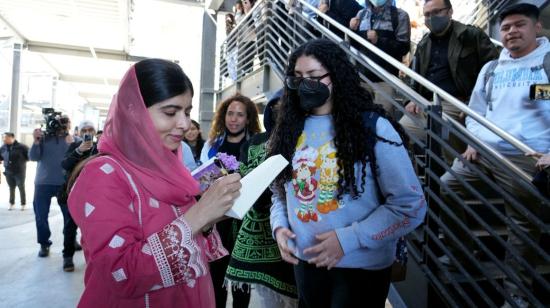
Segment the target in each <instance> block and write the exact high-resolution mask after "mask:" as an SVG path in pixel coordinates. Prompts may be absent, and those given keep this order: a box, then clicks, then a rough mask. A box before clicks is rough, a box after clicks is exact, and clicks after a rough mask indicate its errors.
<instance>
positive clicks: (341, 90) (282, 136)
mask: <svg viewBox="0 0 550 308" xmlns="http://www.w3.org/2000/svg"><path fill="white" fill-rule="evenodd" d="M302 56H310V57H313V58H315V59H316V60H317V61H319V63H321V65H322V66H323V67H324V68H325V69H326V70H327V71H328V72H329V73H330V79H331V81H332V91H331V92H332V93H331V96H330V97H331V100H332V104H333V107H332V111H331V114H332V117H333V121H334V128H335V136H334V145H335V147H336V150H337V159H338V167H339V170H338V178H339V179H338V194H337V198H338V199H341V198H342V195H343V194H344V193H347V194H350V195H351V196H352V197H353V198H358V197H359V196H360V195H361V193H363V192H364V185H365V177H366V170H365V168H366V165H367V164H366V163H367V162H369V164H370V167H371V168H372V171H373V174H375V173H376V167H375V166H376V157H375V155H374V144H375V143H376V141H377V140H379V141H383V142H387V143H391V144H394V145H396V146H400V145H402V144H407V143H406V140H407V139H406V136H405V133H404V131H403V128H402V127H401V126H400V125H399V124H398V123H397V122H395V120H393V119H392V118H391V117H390V116H388V115H387V113H386V112H385V111H384V109H383V108H382V106H380V105H377V104H374V103H373V101H372V97H371V95H370V94H369V92H368V91H367V90H366V89H365V88H364V87H362V86H361V84H360V82H361V80H360V78H359V75H358V74H357V71H356V70H355V68H354V67H353V65H352V64H351V62H350V61H349V59H348V57H347V55H346V53H345V52H344V51H343V50H342V49H341V48H340V47H339V46H338V45H337V44H335V43H333V42H331V41H329V40H326V39H315V40H311V41H309V42H307V43H305V44H304V45H302V46H300V47H298V48H297V49H296V50H295V51H294V52H293V53H292V54H291V55H290V57H289V60H288V66H287V69H286V75H287V76H294V68H295V66H296V61H297V60H298V58H300V57H302ZM299 100H300V98H299V96H298V92H297V91H296V90H291V89H289V88H288V87H286V85H285V89H284V94H283V98H282V105H281V107H280V112H279V113H278V114H279V116H278V118H277V123H276V125H275V129H274V133H273V134H272V135H271V139H270V140H269V155H270V156H271V155H276V154H282V155H283V156H284V157H285V158H286V159H287V160H288V161H292V157H293V156H294V152H295V151H296V144H297V142H298V138H299V137H300V135H301V134H302V131H303V130H304V122H305V119H306V118H307V117H308V116H309V114H308V113H307V112H305V111H303V110H302V109H301V108H300V106H299ZM367 111H373V112H376V113H378V114H379V115H380V116H381V117H384V118H386V119H388V120H389V121H390V122H391V124H392V126H393V127H394V128H395V129H396V131H397V132H398V133H399V135H400V136H401V138H402V140H403V141H404V143H396V142H393V141H389V140H386V139H384V138H382V137H379V136H377V135H376V132H375V131H372V130H371V129H370V128H367V127H365V124H364V123H363V113H364V112H367ZM355 162H360V163H361V165H362V170H361V187H360V188H359V189H358V187H357V184H356V178H355V172H354V164H355ZM291 177H292V167H291V166H288V167H287V168H286V169H285V170H284V171H283V172H282V173H281V174H280V175H279V176H278V177H277V179H276V180H275V185H276V188H277V189H278V191H279V192H280V193H281V194H282V195H284V194H283V193H284V184H285V183H286V182H288V181H290V180H291Z"/></svg>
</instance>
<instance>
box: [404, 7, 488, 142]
mask: <svg viewBox="0 0 550 308" xmlns="http://www.w3.org/2000/svg"><path fill="white" fill-rule="evenodd" d="M452 16H453V7H452V5H451V1H450V0H426V3H425V4H424V18H425V21H426V26H427V27H428V28H429V29H430V33H429V34H426V35H425V36H424V37H423V38H422V40H421V41H420V43H418V46H417V49H416V53H415V56H414V60H413V68H414V70H415V71H416V72H417V73H419V74H420V75H422V76H424V77H425V78H426V79H428V80H429V81H431V82H432V83H434V84H435V85H436V86H438V87H440V88H441V89H443V90H445V91H446V92H448V93H449V94H451V95H453V96H454V97H456V98H458V99H459V100H461V101H463V102H466V103H467V102H468V100H469V98H470V95H471V93H472V89H473V88H474V85H475V82H476V79H477V75H478V74H479V71H480V70H481V68H482V67H483V65H484V64H485V63H487V62H489V61H490V60H493V59H496V58H497V57H498V50H497V48H496V47H495V45H494V44H493V43H492V42H491V40H490V38H489V37H488V36H487V35H486V34H485V33H484V32H483V31H482V30H481V29H480V28H477V27H474V26H469V25H464V24H462V23H460V22H458V21H456V20H452ZM414 87H415V89H416V90H417V91H418V92H419V93H420V94H422V96H424V97H425V98H426V99H428V100H432V98H433V94H432V92H431V91H429V90H427V89H426V88H424V87H421V86H420V85H418V84H415V85H414ZM405 106H406V107H405V108H406V110H407V111H408V112H409V113H411V114H412V115H413V116H415V117H418V118H420V119H421V120H423V121H425V117H424V115H423V114H421V112H420V111H421V109H420V108H419V107H418V106H417V105H416V104H415V103H414V102H407V103H406V105H405ZM442 107H443V112H444V113H446V114H447V115H449V116H451V117H452V118H453V119H455V120H458V121H460V122H463V120H464V119H462V116H461V115H460V111H459V109H457V108H456V107H454V106H452V105H451V104H449V103H447V102H445V101H443V102H442ZM400 123H401V125H402V126H403V127H404V128H405V129H406V130H407V131H408V132H409V133H412V134H413V135H415V136H416V137H417V138H419V139H420V140H426V133H425V132H424V131H423V129H422V127H419V126H418V125H416V124H415V122H414V121H413V120H412V119H411V118H409V116H408V115H405V116H403V118H401V121H400ZM450 143H451V145H453V147H455V148H457V147H458V148H461V145H460V142H458V140H457V139H456V138H451V140H450ZM464 149H465V146H464V148H462V149H460V150H458V149H457V150H458V151H459V152H461V151H463V150H464Z"/></svg>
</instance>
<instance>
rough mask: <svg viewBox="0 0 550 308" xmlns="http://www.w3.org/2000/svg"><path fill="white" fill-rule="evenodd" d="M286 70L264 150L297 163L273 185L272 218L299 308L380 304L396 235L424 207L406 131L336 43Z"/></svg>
mask: <svg viewBox="0 0 550 308" xmlns="http://www.w3.org/2000/svg"><path fill="white" fill-rule="evenodd" d="M286 76H287V77H286V78H285V88H284V94H283V98H282V105H281V107H280V116H279V117H278V119H277V123H276V124H275V128H274V130H273V133H272V135H271V137H270V139H269V141H268V148H269V150H268V155H277V154H281V155H283V156H284V157H285V158H286V159H287V160H288V161H290V162H292V163H291V165H289V166H288V167H287V168H286V169H285V170H284V171H283V172H282V173H281V174H280V175H279V176H278V177H277V178H276V179H275V181H274V182H273V184H272V187H271V190H272V193H273V197H272V199H271V200H272V202H273V206H272V207H271V216H270V222H271V229H272V230H273V231H272V232H273V237H274V238H275V239H276V241H277V245H278V246H279V251H280V253H281V257H282V258H283V260H285V261H286V262H289V263H291V264H293V265H294V275H295V279H296V285H297V289H298V300H299V307H354V306H357V303H364V304H366V302H365V301H368V304H367V306H369V307H384V306H385V301H386V297H387V294H388V290H389V286H390V276H391V265H392V263H393V262H394V258H395V252H396V243H397V239H398V238H400V237H402V236H404V235H406V234H408V233H409V232H411V231H412V230H414V228H416V227H417V226H418V225H420V224H421V223H422V221H423V219H424V216H425V213H426V202H425V199H424V195H423V192H422V188H421V185H420V183H419V181H418V178H417V177H416V175H415V173H414V170H413V167H412V164H411V161H410V159H409V156H408V154H407V150H406V148H405V147H404V142H403V140H405V139H403V138H404V131H403V129H402V128H401V126H400V125H399V124H398V123H396V122H395V121H394V120H393V119H392V118H391V117H389V116H388V115H387V113H386V112H385V111H384V109H383V108H382V107H381V106H380V105H377V104H374V103H373V101H372V99H371V96H370V95H369V94H368V92H367V90H366V89H364V88H363V87H361V84H360V78H359V75H358V74H357V72H356V71H355V68H354V67H353V65H352V64H351V62H350V61H349V60H348V57H347V55H346V53H345V52H344V51H343V50H342V49H341V48H340V47H339V46H338V45H336V44H335V43H333V42H330V41H328V40H325V39H318V40H312V41H309V42H308V43H306V44H304V45H302V46H300V47H298V48H297V49H296V50H295V51H294V52H293V53H292V54H291V55H290V57H289V63H288V66H287V70H286ZM360 306H364V305H360Z"/></svg>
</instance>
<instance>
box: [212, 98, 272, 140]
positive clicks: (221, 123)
mask: <svg viewBox="0 0 550 308" xmlns="http://www.w3.org/2000/svg"><path fill="white" fill-rule="evenodd" d="M234 101H237V102H241V103H243V104H244V105H245V107H246V118H247V120H248V124H247V125H246V129H247V131H248V133H249V134H251V135H254V134H257V133H259V132H260V131H261V128H260V119H259V118H258V107H257V106H256V104H254V102H253V101H252V100H251V99H250V98H248V97H246V96H244V95H241V94H239V93H237V94H235V95H233V96H231V97H229V98H227V99H226V100H224V101H223V102H222V103H221V104H220V105H219V106H218V109H217V110H216V114H215V115H214V121H213V122H212V128H210V133H209V134H208V142H209V144H213V142H214V141H215V140H216V138H217V137H218V136H221V135H222V134H223V133H224V132H225V114H226V113H227V109H228V108H229V105H231V103H232V102H234Z"/></svg>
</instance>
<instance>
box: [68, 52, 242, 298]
mask: <svg viewBox="0 0 550 308" xmlns="http://www.w3.org/2000/svg"><path fill="white" fill-rule="evenodd" d="M192 97H193V88H192V85H191V82H190V80H189V78H188V77H187V76H186V75H185V74H184V72H183V71H182V70H181V68H180V67H179V66H178V65H177V64H174V63H171V62H168V61H164V60H158V59H149V60H144V61H141V62H138V63H137V64H136V65H134V66H133V67H131V68H130V69H129V70H128V72H127V73H126V75H125V77H124V79H123V80H122V82H121V85H120V88H119V91H118V93H117V94H116V95H115V97H114V98H113V102H112V104H111V108H110V110H109V115H108V118H107V122H106V124H105V129H104V133H103V135H102V137H101V142H100V143H99V156H98V157H95V158H93V159H92V160H89V161H88V162H87V163H86V165H85V166H84V167H83V168H82V169H81V172H80V174H79V175H78V178H77V180H76V181H75V182H74V186H73V188H72V190H71V193H70V196H69V208H70V212H71V215H72V216H73V218H74V220H75V222H76V223H77V224H78V226H79V227H80V228H81V230H82V246H83V248H84V254H85V257H86V263H87V267H86V274H85V276H84V283H85V289H84V293H83V294H82V297H81V299H80V303H79V305H78V306H79V307H94V308H95V307H214V306H215V302H214V291H213V288H212V281H211V278H210V274H209V269H208V262H209V261H212V260H216V259H219V258H221V257H223V256H225V255H226V254H227V251H226V250H225V248H224V247H223V246H222V245H221V241H220V238H219V235H218V233H217V232H216V231H215V230H213V231H212V230H209V228H210V226H211V225H212V224H213V223H214V222H216V221H218V220H220V219H221V217H223V214H224V213H225V212H226V211H227V210H228V209H229V208H230V207H231V205H232V204H233V201H234V199H235V198H236V197H237V196H238V195H239V189H240V183H239V180H240V176H239V175H238V174H232V175H228V176H226V177H224V178H222V179H219V180H218V181H217V182H215V183H214V184H213V185H212V186H211V187H210V189H209V190H208V191H206V192H205V193H204V194H203V195H202V198H201V200H200V201H198V202H196V201H195V196H196V195H197V194H198V193H199V188H198V184H197V183H196V182H195V180H194V179H193V178H192V177H191V175H190V174H189V172H188V171H187V169H185V167H184V166H183V164H182V162H181V160H180V157H181V147H180V144H181V141H182V139H183V136H184V133H185V131H187V129H189V127H190V123H191V120H190V118H189V113H190V111H191V100H192ZM77 172H78V171H77ZM205 230H209V231H205Z"/></svg>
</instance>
